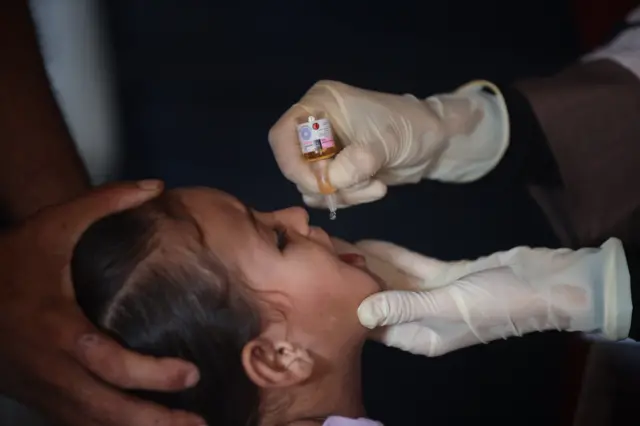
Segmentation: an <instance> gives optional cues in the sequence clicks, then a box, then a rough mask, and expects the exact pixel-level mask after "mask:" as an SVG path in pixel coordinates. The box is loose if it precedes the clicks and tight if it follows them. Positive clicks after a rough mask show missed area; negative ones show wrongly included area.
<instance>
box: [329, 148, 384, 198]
mask: <svg viewBox="0 0 640 426" xmlns="http://www.w3.org/2000/svg"><path fill="white" fill-rule="evenodd" d="M385 158H386V154H385V153H384V151H383V150H381V149H380V148H379V147H378V146H377V144H367V145H359V144H354V145H348V146H346V147H345V148H344V149H343V150H342V151H340V152H339V153H338V155H336V157H335V159H334V160H333V161H331V163H330V164H329V169H328V173H329V181H330V182H331V185H332V186H333V187H334V188H336V189H345V188H349V187H352V186H355V185H358V184H360V183H362V182H364V181H367V180H369V179H370V178H371V177H372V176H374V175H375V174H376V173H378V171H379V170H380V168H382V166H383V164H384V161H385Z"/></svg>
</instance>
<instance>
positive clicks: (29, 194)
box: [0, 0, 90, 220]
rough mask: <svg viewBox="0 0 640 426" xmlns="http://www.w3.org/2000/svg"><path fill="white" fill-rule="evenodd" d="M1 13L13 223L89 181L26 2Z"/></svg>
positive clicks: (3, 174)
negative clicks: (53, 87)
mask: <svg viewBox="0 0 640 426" xmlns="http://www.w3.org/2000/svg"><path fill="white" fill-rule="evenodd" d="M4 5H5V6H3V7H2V10H1V12H0V55H1V56H0V85H1V87H2V90H0V203H1V207H2V208H3V209H5V210H6V212H7V214H8V215H9V217H10V218H11V219H12V220H20V219H22V218H24V217H26V216H28V215H30V214H32V213H34V212H35V211H37V210H39V209H40V208H42V207H45V206H48V205H52V204H57V203H59V202H63V201H66V200H69V199H71V198H74V197H76V196H77V195H79V194H81V193H82V192H84V191H85V190H86V189H88V188H89V186H90V183H89V178H88V175H87V173H86V170H85V168H84V165H83V164H82V161H81V159H80V157H79V155H78V153H77V151H76V148H75V145H74V143H73V140H72V139H71V136H70V134H69V131H68V129H67V127H66V124H65V122H64V119H63V118H62V115H61V113H60V110H59V108H58V105H57V103H56V101H55V98H54V96H53V93H52V91H51V87H50V85H49V80H48V78H47V74H46V71H45V69H44V64H43V60H42V56H41V54H40V49H39V46H38V43H37V39H36V35H35V31H34V26H33V23H32V20H31V16H30V13H29V8H28V4H27V1H26V0H8V1H5V2H4Z"/></svg>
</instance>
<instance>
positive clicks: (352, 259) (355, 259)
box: [338, 253, 367, 268]
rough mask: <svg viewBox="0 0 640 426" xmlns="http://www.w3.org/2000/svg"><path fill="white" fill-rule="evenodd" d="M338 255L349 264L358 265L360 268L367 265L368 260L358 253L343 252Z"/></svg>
mask: <svg viewBox="0 0 640 426" xmlns="http://www.w3.org/2000/svg"><path fill="white" fill-rule="evenodd" d="M338 257H339V258H340V260H342V261H343V262H344V263H348V264H349V265H353V266H357V267H359V268H364V267H365V266H367V261H366V259H365V258H364V256H362V255H360V254H357V253H343V254H339V255H338Z"/></svg>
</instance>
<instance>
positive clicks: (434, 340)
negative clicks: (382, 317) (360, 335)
mask: <svg viewBox="0 0 640 426" xmlns="http://www.w3.org/2000/svg"><path fill="white" fill-rule="evenodd" d="M368 337H369V339H371V340H374V341H376V342H380V343H382V344H383V345H386V346H391V347H394V348H398V349H401V350H403V351H405V352H410V353H412V354H415V355H423V356H428V357H435V356H440V355H443V354H444V353H445V351H444V348H443V345H442V338H441V337H440V336H439V335H438V334H437V333H436V332H435V331H433V330H432V329H431V328H429V327H427V326H425V325H424V323H421V322H409V323H406V324H398V325H394V326H391V327H380V328H378V329H376V330H373V331H372V332H371V333H370V334H369V336H368Z"/></svg>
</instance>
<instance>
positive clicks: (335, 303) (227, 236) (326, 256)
mask: <svg viewBox="0 0 640 426" xmlns="http://www.w3.org/2000/svg"><path fill="white" fill-rule="evenodd" d="M174 194H175V195H178V196H179V197H180V199H181V200H182V202H183V203H184V205H185V206H186V208H187V209H188V210H189V212H190V214H191V215H192V216H193V218H194V219H195V221H196V222H197V224H198V225H199V227H200V228H201V232H202V236H203V239H204V242H205V244H206V245H207V246H208V248H209V249H211V251H212V252H213V253H214V254H215V255H216V256H217V257H218V258H219V259H220V260H221V261H222V263H223V264H224V265H226V266H227V267H228V268H229V269H230V270H231V271H234V273H239V274H240V276H241V277H242V278H243V281H245V282H246V284H247V285H248V286H250V287H251V289H252V290H254V291H255V297H256V298H257V299H259V300H264V301H265V302H266V304H267V305H271V306H277V307H278V309H274V311H273V313H274V315H277V314H278V313H281V314H282V315H281V318H280V320H284V322H286V325H287V326H286V327H285V329H286V333H288V334H291V333H293V334H295V338H296V339H297V340H302V341H303V342H302V343H303V344H309V345H310V346H312V347H315V346H317V345H318V344H320V345H323V346H324V347H325V349H326V350H327V351H332V349H333V350H336V349H339V348H338V347H339V346H341V345H347V346H351V344H353V343H356V341H358V340H361V339H362V340H364V338H365V336H366V330H365V329H364V328H363V327H361V326H360V324H359V322H358V319H357V308H358V305H359V304H360V302H361V301H362V300H363V299H364V298H366V297H367V296H369V295H371V294H373V293H375V292H377V291H380V287H379V285H378V283H377V281H376V280H375V279H374V278H373V277H372V276H371V275H370V273H368V272H367V271H366V270H365V269H364V268H363V267H360V266H355V265H354V264H353V263H354V262H350V263H347V262H345V261H343V260H341V258H340V257H338V255H337V253H336V251H335V249H334V246H333V244H332V243H331V240H330V239H329V236H328V235H327V234H326V233H325V232H324V231H323V230H322V229H320V228H315V227H310V226H309V223H308V215H307V213H306V212H305V211H304V210H303V209H301V208H290V209H286V210H279V211H275V212H271V213H260V212H255V211H253V210H251V209H249V208H247V207H246V206H245V205H243V204H242V203H241V202H240V201H238V200H237V199H236V198H234V197H232V196H231V195H229V194H226V193H224V192H221V191H217V190H213V189H207V188H191V189H180V190H175V191H174ZM343 258H348V257H343ZM355 263H358V262H355ZM267 320H270V318H267ZM283 330H284V329H283ZM274 337H276V338H291V337H294V336H290V335H289V336H274ZM360 338H361V339H360ZM344 349H347V348H346V347H345V348H344ZM327 355H329V354H327Z"/></svg>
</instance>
